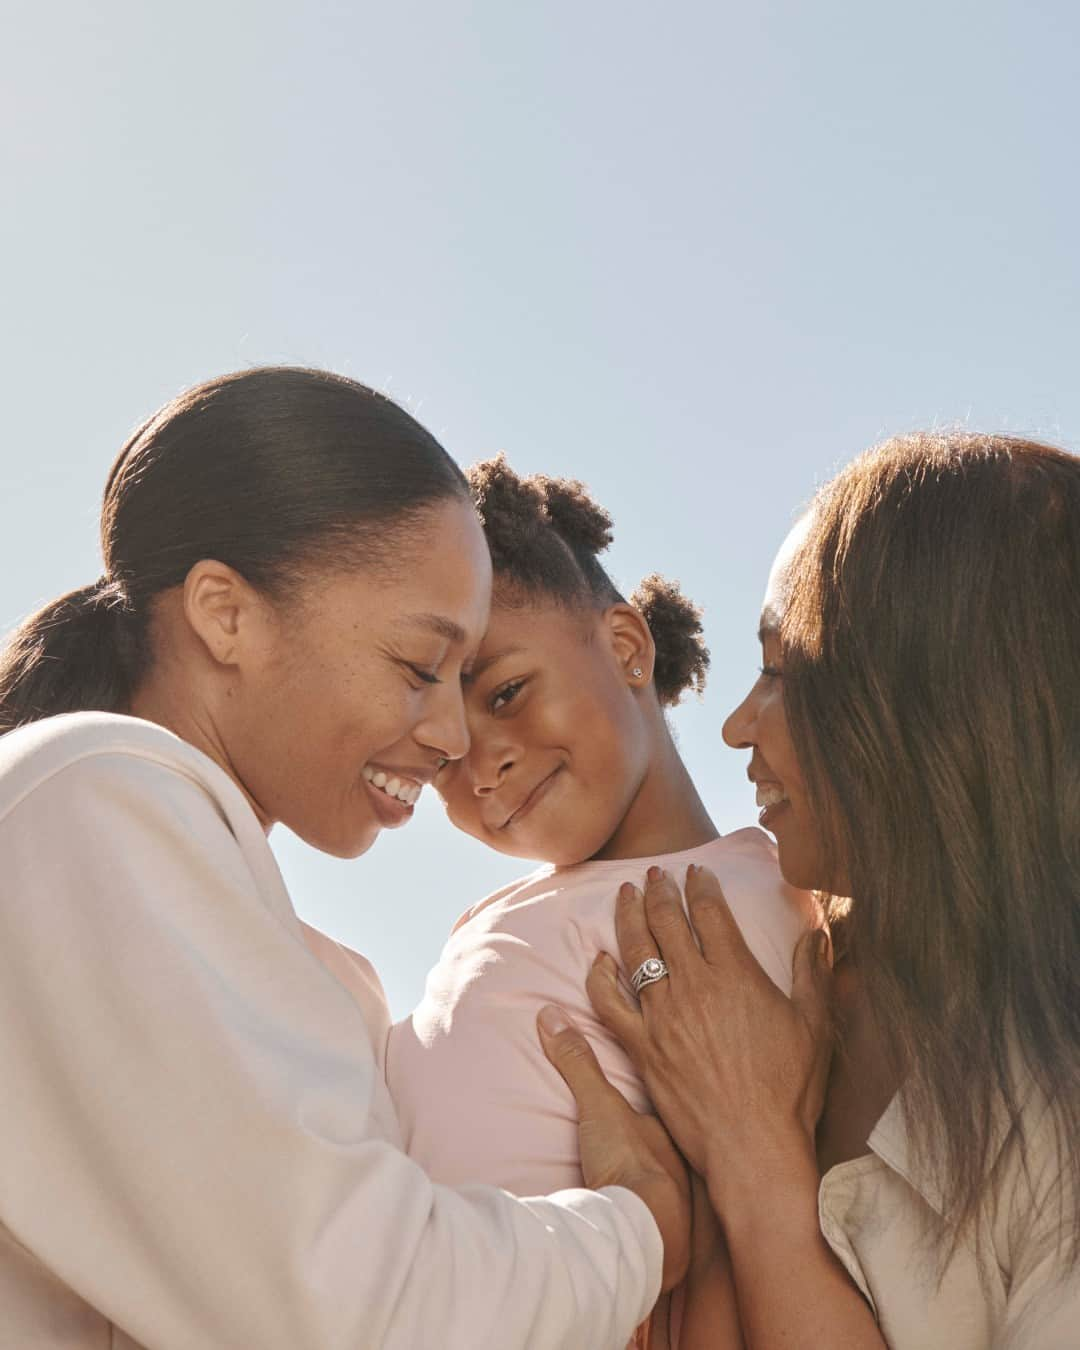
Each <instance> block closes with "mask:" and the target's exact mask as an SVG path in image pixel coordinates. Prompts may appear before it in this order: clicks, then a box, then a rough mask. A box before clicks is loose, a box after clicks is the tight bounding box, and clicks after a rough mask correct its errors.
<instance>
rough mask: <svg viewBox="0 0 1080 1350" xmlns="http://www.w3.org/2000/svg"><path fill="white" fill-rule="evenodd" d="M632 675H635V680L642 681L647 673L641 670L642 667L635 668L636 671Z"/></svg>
mask: <svg viewBox="0 0 1080 1350" xmlns="http://www.w3.org/2000/svg"><path fill="white" fill-rule="evenodd" d="M630 674H631V675H633V677H634V679H635V680H640V679H641V677H642V675H644V674H645V672H644V671H643V670H642V669H641V667H640V666H635V667H634V669H633V670H632V671H631V672H630Z"/></svg>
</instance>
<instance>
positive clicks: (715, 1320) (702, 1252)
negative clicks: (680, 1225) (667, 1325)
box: [678, 1174, 744, 1350]
mask: <svg viewBox="0 0 1080 1350" xmlns="http://www.w3.org/2000/svg"><path fill="white" fill-rule="evenodd" d="M692 1187H693V1205H694V1208H693V1229H692V1235H691V1244H690V1267H689V1269H688V1271H687V1275H686V1282H685V1284H684V1286H683V1289H684V1295H685V1302H684V1304H683V1308H682V1317H681V1328H680V1334H679V1340H678V1347H679V1350H743V1346H744V1342H743V1336H742V1328H741V1326H740V1324H739V1310H738V1307H737V1305H736V1301H735V1281H734V1277H733V1272H732V1268H731V1257H730V1254H729V1252H728V1250H727V1244H726V1243H725V1241H724V1235H723V1233H722V1232H721V1231H720V1225H719V1223H718V1222H717V1220H716V1214H715V1212H714V1210H713V1207H712V1202H711V1201H710V1199H709V1192H708V1188H707V1187H706V1185H705V1183H704V1181H703V1180H702V1178H701V1177H699V1176H697V1175H696V1174H695V1175H694V1177H693V1179H692Z"/></svg>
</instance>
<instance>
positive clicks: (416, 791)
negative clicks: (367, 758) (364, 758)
mask: <svg viewBox="0 0 1080 1350" xmlns="http://www.w3.org/2000/svg"><path fill="white" fill-rule="evenodd" d="M360 772H361V773H362V774H363V776H364V779H365V781H366V782H368V783H370V784H371V786H372V787H374V788H378V789H379V791H380V792H382V793H383V794H384V795H385V796H387V797H393V798H394V800H395V801H399V802H401V803H402V804H403V805H404V806H415V805H416V802H417V799H418V798H419V796H420V793H421V792H423V790H424V788H423V784H422V783H416V782H414V781H413V780H412V779H411V778H399V777H397V776H396V775H394V774H389V773H387V772H386V771H385V770H383V769H374V768H372V766H371V765H370V764H365V765H364V767H363V768H362V769H361V770H360Z"/></svg>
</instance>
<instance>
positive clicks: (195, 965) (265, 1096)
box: [0, 754, 661, 1350]
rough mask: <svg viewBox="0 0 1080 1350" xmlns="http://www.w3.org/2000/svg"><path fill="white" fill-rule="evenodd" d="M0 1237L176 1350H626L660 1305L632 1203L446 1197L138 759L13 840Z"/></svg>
mask: <svg viewBox="0 0 1080 1350" xmlns="http://www.w3.org/2000/svg"><path fill="white" fill-rule="evenodd" d="M0 857H2V858H3V879H2V892H0V1074H2V1076H3V1079H4V1081H5V1086H6V1089H7V1091H8V1092H10V1093H13V1094H14V1102H13V1103H12V1105H11V1107H10V1108H7V1107H6V1108H5V1109H4V1111H3V1113H2V1117H0V1139H2V1142H3V1159H4V1166H3V1169H2V1175H0V1221H2V1222H3V1224H4V1225H5V1226H6V1227H7V1228H8V1229H9V1230H10V1232H11V1233H12V1235H13V1236H14V1238H15V1239H16V1240H17V1241H18V1242H19V1243H21V1244H22V1245H23V1246H24V1247H25V1248H27V1249H28V1250H29V1251H30V1252H32V1253H33V1254H34V1255H35V1256H36V1257H37V1258H38V1260H40V1261H41V1262H42V1263H43V1264H44V1265H45V1266H47V1267H48V1268H49V1269H50V1270H51V1271H52V1272H53V1273H54V1274H55V1275H57V1277H58V1278H60V1279H61V1280H62V1281H64V1282H65V1283H66V1284H67V1285H69V1286H70V1287H71V1288H72V1289H73V1290H74V1291H76V1292H77V1293H78V1295H79V1296H80V1297H81V1298H83V1299H84V1300H85V1301H86V1302H88V1303H89V1304H91V1305H92V1306H93V1307H95V1308H96V1309H98V1310H99V1311H100V1312H101V1313H102V1314H103V1315H104V1316H106V1317H108V1318H109V1319H110V1320H111V1321H112V1322H113V1323H114V1324H116V1325H117V1326H118V1327H120V1328H122V1329H123V1331H124V1332H126V1333H127V1335H128V1336H130V1337H132V1338H133V1339H134V1340H136V1341H137V1342H139V1343H141V1344H145V1345H148V1346H169V1347H173V1348H175V1350H188V1348H189V1347H190V1350H205V1347H208V1346H214V1347H223V1348H224V1347H254V1346H258V1347H259V1350H296V1347H298V1346H302V1347H318V1348H319V1350H359V1348H360V1347H364V1348H365V1350H458V1348H459V1347H460V1350H466V1347H467V1348H468V1350H482V1348H485V1347H491V1348H492V1350H495V1347H498V1350H516V1348H517V1347H523V1348H524V1347H526V1346H527V1347H530V1350H547V1347H552V1348H554V1347H567V1348H569V1347H575V1350H579V1348H580V1347H589V1350H603V1347H611V1350H618V1348H619V1347H622V1346H625V1344H626V1342H627V1340H628V1339H629V1338H630V1335H631V1333H632V1330H633V1328H634V1327H635V1326H636V1325H637V1324H638V1323H639V1322H640V1321H641V1320H642V1319H643V1318H644V1317H645V1316H646V1314H647V1313H648V1311H649V1308H650V1307H651V1305H652V1302H653V1301H654V1299H655V1297H656V1295H657V1292H658V1289H659V1282H660V1264H661V1247H660V1239H659V1234H658V1232H657V1230H656V1227H655V1224H654V1223H653V1220H652V1218H651V1216H650V1215H649V1213H648V1210H647V1209H646V1207H645V1206H644V1205H643V1204H642V1203H641V1201H639V1200H638V1199H637V1198H636V1197H635V1196H633V1195H631V1194H630V1193H629V1192H626V1191H622V1190H619V1189H617V1188H616V1189H611V1190H609V1191H607V1192H600V1193H596V1194H593V1193H591V1192H586V1191H578V1192H566V1193H564V1194H563V1195H561V1196H559V1197H557V1198H553V1199H549V1200H532V1201H516V1200H513V1199H512V1198H511V1197H509V1196H508V1195H506V1194H505V1193H503V1192H501V1191H496V1190H493V1189H488V1188H483V1187H476V1188H470V1189H468V1190H461V1191H454V1190H449V1189H445V1188H442V1187H439V1186H435V1185H434V1184H433V1183H432V1182H431V1181H429V1179H428V1178H427V1177H426V1176H425V1174H424V1173H423V1172H422V1171H421V1170H420V1169H419V1168H418V1167H417V1166H416V1165H415V1164H414V1163H412V1162H410V1161H409V1159H407V1158H406V1157H405V1156H404V1155H403V1154H402V1153H400V1152H399V1151H398V1150H397V1149H395V1148H394V1147H393V1146H392V1145H391V1144H389V1143H388V1142H386V1140H385V1139H384V1138H381V1137H379V1135H378V1133H377V1128H376V1126H375V1124H374V1122H373V1120H372V1116H371V1103H372V1092H373V1084H374V1081H375V1075H376V1073H377V1069H376V1066H375V1062H374V1059H373V1057H372V1054H371V1050H370V1046H369V1043H368V1039H367V1036H366V1034H364V1028H363V1025H362V1022H361V1020H360V1015H359V1012H358V1010H357V1009H356V1007H355V1005H354V1004H353V1002H352V1001H351V999H350V998H349V996H348V995H347V994H346V993H345V991H344V990H343V989H342V988H341V986H340V985H338V984H337V982H336V981H335V980H334V979H333V978H332V977H331V976H329V975H328V974H327V973H326V972H325V971H323V970H322V969H321V968H320V967H319V965H318V964H317V963H316V962H315V961H314V960H313V959H312V958H311V957H310V956H309V954H308V953H307V951H306V949H305V948H304V946H303V944H302V941H301V939H300V937H299V933H298V931H293V930H292V929H291V928H290V926H289V925H288V924H286V923H283V922H282V920H281V919H280V918H279V917H278V916H276V915H275V914H274V913H273V912H272V911H271V909H270V908H268V906H267V904H266V903H265V902H264V900H263V899H261V898H260V894H259V891H258V887H257V885H256V883H255V880H254V877H253V874H252V872H251V870H250V868H249V866H248V863H247V861H246V860H245V857H244V854H243V852H242V850H241V848H240V847H239V845H238V844H237V842H236V840H235V839H234V837H233V835H232V833H231V832H230V830H229V828H228V826H227V824H226V823H225V821H224V819H223V818H222V815H221V814H220V812H219V811H218V809H217V807H216V805H215V803H214V801H213V799H212V798H211V796H210V795H209V793H208V792H207V791H206V790H205V789H204V788H203V787H202V786H200V785H199V784H197V783H195V782H193V781H191V780H190V779H188V778H187V777H185V776H184V775H183V774H181V773H179V772H174V771H173V770H171V769H169V768H167V767H165V766H162V765H161V764H157V763H154V762H152V761H149V760H143V759H140V758H138V757H136V756H127V755H121V754H116V755H98V756H94V757H91V758H88V759H86V760H83V761H80V762H77V763H75V764H72V765H70V766H69V767H67V768H65V769H63V770H61V771H60V772H59V773H57V774H55V775H54V776H53V777H52V778H50V779H48V780H47V781H46V782H45V783H43V784H41V785H40V786H38V787H36V788H35V789H34V791H33V792H31V793H30V794H29V796H27V797H26V798H24V799H23V800H22V801H21V802H20V803H19V804H17V805H16V806H14V807H13V809H12V810H10V811H9V812H8V814H7V815H6V816H5V817H4V818H3V820H2V821H0Z"/></svg>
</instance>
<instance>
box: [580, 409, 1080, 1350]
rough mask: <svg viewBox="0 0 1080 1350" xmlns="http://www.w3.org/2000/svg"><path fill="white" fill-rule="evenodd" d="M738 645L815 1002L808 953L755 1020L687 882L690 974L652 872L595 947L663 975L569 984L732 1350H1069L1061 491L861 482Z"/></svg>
mask: <svg viewBox="0 0 1080 1350" xmlns="http://www.w3.org/2000/svg"><path fill="white" fill-rule="evenodd" d="M761 640H762V646H763V652H764V661H763V664H762V670H761V675H760V677H759V679H758V680H757V682H756V683H755V685H754V686H753V688H752V689H751V691H750V694H749V695H748V697H747V698H746V700H745V701H744V703H742V704H741V705H740V707H739V708H738V709H737V710H736V711H735V712H734V713H732V715H731V716H730V718H729V719H728V722H727V724H726V727H725V737H726V739H727V740H728V742H729V743H730V744H731V745H733V746H736V747H741V748H747V749H749V750H750V751H751V756H750V764H749V775H750V777H751V779H752V781H754V782H755V784H756V787H757V793H758V801H759V804H760V805H761V806H762V807H763V811H762V816H761V821H762V824H763V825H764V826H765V828H766V829H768V830H770V831H771V832H772V833H773V834H774V835H775V837H776V842H777V848H778V852H779V861H780V867H781V869H782V871H783V873H784V875H785V877H786V878H787V879H788V881H790V882H792V883H793V884H795V885H798V886H805V887H814V888H817V889H819V890H821V891H824V892H827V893H828V894H830V895H831V896H833V897H834V900H833V901H832V906H833V909H834V913H835V915H836V922H835V925H834V931H833V959H832V974H831V976H830V973H829V957H828V943H827V942H826V941H825V940H824V939H823V938H819V937H818V935H816V934H815V935H813V936H812V937H810V938H808V939H807V940H805V941H804V942H803V944H802V945H801V947H800V949H799V950H798V952H797V954H796V961H795V984H794V991H793V999H792V1001H790V1002H789V1001H788V1000H785V999H784V998H783V997H782V996H781V995H780V994H779V993H778V992H777V991H776V989H775V986H773V985H772V984H771V982H769V981H768V980H767V979H766V978H765V977H764V976H763V975H762V973H761V972H760V970H759V969H758V968H757V966H756V964H755V963H754V962H753V960H752V958H751V957H750V955H749V953H748V951H747V949H746V947H745V944H744V943H743V942H742V940H741V938H740V936H739V933H738V930H737V928H736V927H735V925H734V923H733V921H732V917H731V913H730V911H729V909H728V907H727V905H726V902H725V900H724V896H723V893H722V888H721V887H720V885H719V884H718V883H717V881H716V879H715V878H714V877H712V876H710V875H709V874H708V873H706V872H703V871H694V870H691V872H690V874H689V876H688V877H687V880H686V894H687V898H688V901H689V907H690V913H691V916H692V918H693V923H694V927H695V929H696V934H697V938H698V939H699V941H700V949H699V947H698V946H697V945H696V944H695V942H694V939H693V938H692V936H691V931H690V928H689V927H688V925H687V922H686V919H685V918H684V914H683V909H682V905H681V903H680V896H679V887H678V885H677V884H676V881H677V880H679V881H681V880H682V878H681V877H680V878H677V879H676V878H674V877H672V876H670V875H666V874H663V873H661V872H660V871H654V872H653V873H651V875H650V877H649V879H648V882H647V884H646V887H645V888H644V892H642V891H641V890H639V889H638V888H636V887H633V886H628V887H624V888H623V890H622V891H621V892H620V895H619V900H618V923H619V933H620V945H621V949H622V954H623V957H624V959H625V961H626V962H627V963H628V965H629V966H630V967H631V968H634V967H636V966H638V965H639V964H640V963H641V962H642V961H644V960H647V959H650V958H657V957H659V958H662V959H663V961H664V962H665V963H666V969H667V971H668V973H667V975H666V976H665V977H664V978H662V979H660V980H658V981H656V982H654V983H652V984H650V985H649V986H647V987H646V988H645V989H644V990H642V996H641V1001H640V1007H631V1006H630V1005H629V1004H628V1003H627V1001H626V1000H625V999H623V997H622V995H621V993H620V991H619V989H618V988H617V984H616V980H615V972H614V964H613V962H611V961H610V960H608V959H603V958H602V959H601V960H600V961H599V962H598V964H597V965H596V967H595V968H594V970H593V972H592V975H591V976H590V993H591V995H592V997H593V1000H594V1002H595V1005H596V1008H597V1010H598V1012H599V1015H600V1017H601V1018H602V1019H603V1020H604V1021H605V1023H606V1025H607V1026H608V1027H609V1028H610V1029H611V1030H613V1031H614V1032H615V1033H616V1034H617V1035H618V1036H619V1037H620V1038H621V1039H622V1041H623V1043H624V1044H625V1045H626V1047H627V1048H628V1050H629V1052H630V1054H631V1057H632V1058H633V1059H634V1060H635V1062H636V1064H637V1066H638V1068H639V1070H640V1071H641V1073H642V1075H643V1077H644V1080H645V1083H646V1086H647V1087H648V1089H649V1092H650V1094H651V1096H652V1099H653V1101H654V1102H655V1104H656V1106H657V1108H658V1109H659V1111H660V1113H661V1115H662V1117H663V1119H664V1120H665V1122H666V1123H667V1125H668V1127H669V1128H670V1129H671V1131H672V1134H673V1136H674V1138H675V1139H676V1141H677V1142H678V1143H679V1145H680V1147H681V1148H682V1150H683V1152H684V1153H685V1155H686V1156H687V1158H688V1159H689V1160H690V1161H691V1163H692V1164H693V1165H694V1166H695V1167H696V1168H697V1169H698V1170H699V1172H700V1173H701V1174H702V1175H703V1176H704V1177H705V1179H706V1182H707V1187H708V1195H709V1198H710V1200H711V1205H712V1207H713V1209H714V1210H715V1213H716V1216H717V1217H718V1219H719V1221H720V1226H721V1228H722V1234H723V1241H724V1242H725V1243H726V1250H727V1253H728V1254H729V1257H730V1262H731V1266H732V1269H733V1273H734V1282H735V1288H736V1291H737V1301H738V1309H739V1314H740V1318H741V1322H742V1330H743V1334H744V1336H745V1339H746V1342H747V1344H748V1345H749V1346H751V1347H755V1346H770V1347H771V1346H774V1345H780V1344H782V1345H785V1346H791V1347H798V1346H807V1347H809V1346H814V1347H818V1346H821V1345H829V1346H830V1347H851V1348H852V1350H854V1348H855V1347H870V1346H880V1345H881V1344H883V1343H887V1344H888V1345H889V1346H891V1347H893V1350H977V1348H982V1347H987V1346H993V1347H1003V1348H1004V1347H1008V1350H1033V1348H1034V1347H1039V1348H1040V1350H1065V1348H1066V1347H1071V1346H1075V1345H1076V1344H1077V1338H1078V1331H1077V1328H1078V1327H1080V1262H1078V1256H1080V1253H1078V1245H1080V1177H1078V1173H1080V461H1078V460H1077V459H1076V458H1075V457H1073V456H1071V455H1068V454H1065V453H1063V452H1062V451H1059V450H1056V449H1053V448H1051V447H1049V446H1044V445H1039V444H1035V443H1032V442H1029V441H1023V440H1019V439H1014V438H1009V437H991V436H979V435H973V434H968V433H955V434H941V435H934V434H925V435H914V436H908V437H902V438H899V439H896V440H892V441H889V442H887V443H886V444H884V445H883V446H881V447H879V448H877V449H875V450H873V451H871V452H868V453H867V454H866V455H864V456H862V457H861V458H860V459H857V460H856V461H855V462H854V463H853V464H851V465H850V466H849V467H848V468H846V469H845V470H844V471H843V472H841V473H840V475H839V476H838V477H837V478H836V479H835V480H834V481H833V482H832V483H831V484H830V485H829V486H828V487H827V488H826V489H824V490H823V492H822V493H821V494H820V495H819V496H818V498H817V500H816V501H815V503H814V505H813V507H812V509H811V511H810V512H809V514H808V516H807V517H806V518H805V519H804V521H803V522H801V523H800V525H799V526H798V527H796V530H795V531H794V532H793V534H792V536H790V537H789V540H788V542H787V544H786V545H785V548H784V549H783V550H782V552H781V555H780V557H779V558H778V560H777V564H776V565H775V566H774V569H773V574H772V577H771V578H770V584H769V588H768V593H767V596H766V601H765V606H764V609H763V612H762V625H761ZM834 1030H835V1052H834V1053H832V1055H831V1064H830V1050H831V1049H832V1046H833V1033H834ZM557 1039H561V1040H562V1042H563V1043H564V1044H565V1045H568V1046H569V1045H572V1046H575V1048H577V1050H578V1052H579V1053H578V1055H577V1056H575V1057H574V1058H572V1059H568V1060H567V1061H566V1065H567V1066H568V1067H570V1068H571V1070H572V1073H571V1082H572V1084H576V1085H577V1086H578V1088H579V1089H580V1088H581V1087H582V1086H583V1085H585V1086H588V1087H589V1090H590V1091H592V1090H595V1082H596V1080H597V1075H598V1072H599V1071H598V1070H597V1069H596V1068H595V1065H592V1064H591V1063H590V1061H589V1059H588V1057H587V1055H586V1054H585V1053H584V1049H583V1046H582V1044H581V1042H580V1041H579V1040H578V1033H577V1032H576V1031H575V1030H574V1029H573V1028H570V1029H565V1030H563V1031H562V1032H561V1033H560V1037H559V1038H557ZM826 1088H827V1091H826ZM722 1343H723V1342H719V1344H722Z"/></svg>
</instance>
